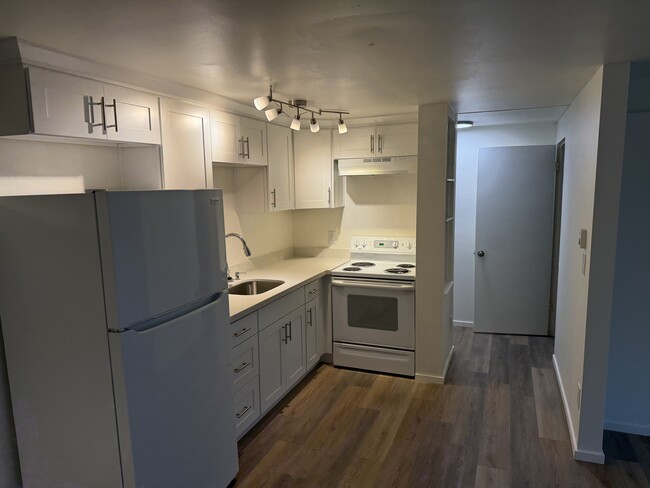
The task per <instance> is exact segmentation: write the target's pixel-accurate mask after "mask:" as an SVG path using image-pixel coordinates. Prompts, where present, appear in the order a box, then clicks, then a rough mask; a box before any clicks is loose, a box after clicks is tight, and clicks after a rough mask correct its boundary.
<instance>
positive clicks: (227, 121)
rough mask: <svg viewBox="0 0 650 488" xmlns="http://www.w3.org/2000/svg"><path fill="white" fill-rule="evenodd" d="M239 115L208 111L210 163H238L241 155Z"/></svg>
mask: <svg viewBox="0 0 650 488" xmlns="http://www.w3.org/2000/svg"><path fill="white" fill-rule="evenodd" d="M240 119H241V117H239V115H233V114H229V113H227V112H220V111H218V110H210V134H211V136H212V137H211V139H212V161H214V162H215V163H217V162H218V163H238V162H239V161H240V158H241V157H242V154H243V147H242V141H241V128H240Z"/></svg>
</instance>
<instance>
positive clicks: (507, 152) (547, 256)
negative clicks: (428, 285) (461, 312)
mask: <svg viewBox="0 0 650 488" xmlns="http://www.w3.org/2000/svg"><path fill="white" fill-rule="evenodd" d="M554 179H555V146H521V147H494V148H481V149H479V156H478V185H477V186H478V188H477V199H476V250H475V258H474V259H475V266H476V278H475V279H476V283H475V292H474V293H475V294H474V309H475V311H474V330H475V331H476V332H492V333H502V334H529V335H546V334H547V333H548V313H549V296H550V279H551V252H552V244H553V203H554Z"/></svg>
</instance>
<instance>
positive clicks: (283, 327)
mask: <svg viewBox="0 0 650 488" xmlns="http://www.w3.org/2000/svg"><path fill="white" fill-rule="evenodd" d="M287 325H288V324H284V325H283V326H282V329H283V330H284V337H283V338H282V342H284V343H285V344H286V343H287V342H288V336H287Z"/></svg>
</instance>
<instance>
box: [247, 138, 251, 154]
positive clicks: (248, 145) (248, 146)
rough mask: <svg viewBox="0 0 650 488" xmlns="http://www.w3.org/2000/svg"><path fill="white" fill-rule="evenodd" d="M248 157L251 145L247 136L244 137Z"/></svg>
mask: <svg viewBox="0 0 650 488" xmlns="http://www.w3.org/2000/svg"><path fill="white" fill-rule="evenodd" d="M250 158H251V145H250V142H249V141H248V137H247V138H246V159H250Z"/></svg>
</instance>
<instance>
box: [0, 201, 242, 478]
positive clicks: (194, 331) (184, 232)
mask: <svg viewBox="0 0 650 488" xmlns="http://www.w3.org/2000/svg"><path fill="white" fill-rule="evenodd" d="M222 203H223V201H222V194H221V191H220V190H197V191H133V192H110V191H93V192H88V193H85V194H76V195H39V196H15V197H1V198H0V229H2V236H1V238H0V290H1V292H0V322H1V324H2V336H1V338H2V339H3V340H4V349H5V352H6V367H7V377H8V380H9V389H10V394H11V404H12V409H13V416H14V423H15V428H16V438H17V445H18V454H19V460H20V469H21V474H22V480H23V486H24V487H25V488H32V487H38V488H44V487H59V486H60V487H75V488H82V487H83V488H104V487H105V488H116V487H129V488H131V487H133V488H136V487H137V488H180V487H182V488H222V487H225V486H227V485H228V484H229V483H230V482H231V481H232V480H233V478H234V477H235V476H236V474H237V470H238V464H237V444H236V436H235V422H234V412H233V408H234V407H233V392H232V383H231V374H230V372H231V369H230V355H229V340H228V338H229V336H228V327H229V312H228V294H227V280H226V274H225V267H226V265H225V247H224V239H225V238H224V226H223V205H222ZM2 369H3V368H0V372H1V370H2ZM0 376H1V375H0ZM0 380H1V379H0Z"/></svg>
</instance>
